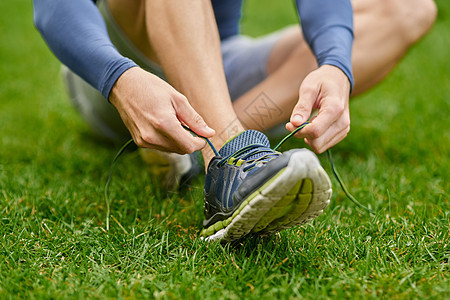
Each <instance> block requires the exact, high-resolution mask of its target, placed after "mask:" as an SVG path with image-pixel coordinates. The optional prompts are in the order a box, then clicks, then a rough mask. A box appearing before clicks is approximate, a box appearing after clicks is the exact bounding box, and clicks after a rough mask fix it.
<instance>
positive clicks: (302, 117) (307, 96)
mask: <svg viewBox="0 0 450 300" xmlns="http://www.w3.org/2000/svg"><path fill="white" fill-rule="evenodd" d="M318 94H319V89H318V88H315V87H311V86H305V85H304V84H302V86H301V87H300V96H299V100H298V102H297V104H296V105H295V107H294V109H293V110H292V114H291V119H290V123H292V125H294V126H296V127H298V126H300V125H302V124H303V123H304V122H306V121H307V120H308V118H309V116H310V115H311V111H312V109H313V106H314V103H315V102H316V99H317V96H318Z"/></svg>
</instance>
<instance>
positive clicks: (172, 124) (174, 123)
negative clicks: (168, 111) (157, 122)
mask: <svg viewBox="0 0 450 300" xmlns="http://www.w3.org/2000/svg"><path fill="white" fill-rule="evenodd" d="M163 124H164V125H162V127H161V128H160V132H161V133H162V134H163V135H165V136H166V137H167V138H168V139H169V140H171V141H173V143H175V144H176V145H178V147H179V148H180V149H181V151H182V152H183V153H192V152H194V151H197V150H200V149H203V147H205V145H206V142H205V140H204V139H202V138H200V137H197V136H193V135H192V134H191V133H190V132H189V131H187V130H185V129H184V128H183V127H182V126H181V123H180V121H179V120H178V119H177V118H176V117H175V116H173V119H172V118H171V119H170V120H167V121H166V122H164V123H163Z"/></svg>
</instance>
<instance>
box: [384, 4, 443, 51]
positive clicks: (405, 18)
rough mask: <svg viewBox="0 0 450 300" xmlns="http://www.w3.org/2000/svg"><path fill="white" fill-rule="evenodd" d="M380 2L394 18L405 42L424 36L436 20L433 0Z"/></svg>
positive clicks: (414, 40) (413, 41) (411, 41)
mask: <svg viewBox="0 0 450 300" xmlns="http://www.w3.org/2000/svg"><path fill="white" fill-rule="evenodd" d="M380 3H383V6H384V10H385V12H388V14H389V15H390V16H392V17H393V18H392V20H395V22H396V24H395V26H396V28H397V29H398V30H399V33H400V35H401V36H402V37H403V38H404V39H405V42H407V43H410V44H412V43H415V42H416V41H417V40H418V39H420V38H421V37H422V36H424V35H425V34H426V33H427V32H428V31H429V30H430V28H431V27H432V25H433V23H434V21H435V20H436V16H437V8H436V4H435V3H434V0H412V1H411V0H396V1H392V0H384V1H380Z"/></svg>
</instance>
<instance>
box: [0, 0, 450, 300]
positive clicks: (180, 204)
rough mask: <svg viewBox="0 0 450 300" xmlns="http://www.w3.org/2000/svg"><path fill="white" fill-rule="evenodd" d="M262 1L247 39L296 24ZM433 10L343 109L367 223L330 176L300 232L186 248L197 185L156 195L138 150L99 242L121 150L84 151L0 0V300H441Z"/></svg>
mask: <svg viewBox="0 0 450 300" xmlns="http://www.w3.org/2000/svg"><path fill="white" fill-rule="evenodd" d="M261 3H263V4H261ZM274 3H275V2H269V1H268V0H265V1H263V2H261V1H255V0H252V1H248V4H247V6H246V9H248V10H249V11H258V12H260V13H261V14H256V13H255V14H250V15H249V17H248V18H247V19H244V30H245V31H246V32H249V33H251V34H260V33H264V32H267V31H270V30H273V29H276V28H280V27H282V26H284V25H285V24H287V23H290V22H295V14H294V13H293V12H292V7H291V6H290V5H287V6H286V7H285V8H280V7H279V6H276V5H275V4H274ZM437 3H438V6H439V9H440V12H439V18H438V20H437V23H436V25H435V27H434V28H433V30H432V32H431V33H430V34H429V35H428V36H427V37H426V38H425V39H424V40H422V41H421V42H420V43H419V44H418V45H416V46H415V47H413V49H412V50H411V51H410V52H409V53H408V55H407V56H406V57H405V59H404V60H403V61H402V62H401V63H400V65H399V66H398V67H397V68H396V69H395V71H394V72H393V73H392V74H391V75H390V76H389V77H388V78H387V79H386V80H385V81H384V82H383V83H382V84H380V85H378V86H377V87H376V88H374V89H373V90H372V91H370V92H369V93H366V94H365V95H363V96H361V97H359V98H358V99H357V100H356V101H354V102H353V103H352V107H351V113H352V121H353V123H352V131H351V133H350V135H349V136H348V138H347V139H346V140H345V141H344V142H342V143H341V144H339V145H338V146H337V147H335V148H334V150H333V153H334V159H335V163H336V165H337V167H338V168H339V170H340V172H341V175H342V176H343V177H344V179H345V180H346V183H347V185H348V186H349V188H350V189H351V191H352V192H353V193H354V194H355V196H357V198H358V199H360V200H361V201H362V202H363V203H365V204H368V205H370V206H371V207H372V208H373V209H375V210H376V211H378V212H379V214H378V215H377V216H371V215H369V214H367V213H365V212H363V211H361V210H360V209H358V208H357V207H356V206H354V205H352V204H351V203H350V202H349V201H348V200H346V198H345V197H344V195H343V193H342V192H341V191H340V189H339V188H338V186H337V182H336V181H335V180H334V181H333V185H334V187H335V193H334V195H333V198H332V202H331V205H330V207H329V208H328V209H327V211H326V213H325V214H323V215H322V216H321V217H319V218H318V219H316V220H315V221H314V222H313V223H312V224H311V225H308V226H305V227H301V228H294V229H291V230H287V231H284V232H282V233H280V234H278V235H275V236H273V237H270V238H258V237H254V238H250V239H248V240H245V241H243V242H241V243H239V244H237V245H233V246H231V245H226V246H221V245H219V244H217V243H204V242H202V241H200V240H199V239H198V233H199V230H200V228H201V222H202V190H201V189H202V183H201V179H199V180H198V181H197V182H196V183H195V184H194V185H192V186H191V187H190V189H188V190H187V191H185V192H184V193H179V194H169V195H167V194H165V193H164V192H163V191H162V189H161V188H159V186H158V178H155V177H152V176H151V175H149V174H148V173H147V172H146V170H145V169H143V168H142V167H141V162H140V160H139V157H138V156H137V155H136V154H130V155H127V156H125V157H123V159H122V160H121V161H120V162H119V164H118V166H117V169H116V171H115V176H114V179H113V183H112V186H111V196H112V198H113V199H114V202H113V205H112V216H111V229H110V231H108V232H106V231H105V230H104V228H105V216H106V205H105V201H104V199H103V194H102V192H103V186H104V183H105V180H106V176H107V170H108V167H109V163H110V161H111V159H112V158H113V156H114V154H115V152H116V151H117V147H112V146H109V145H104V144H100V143H98V142H96V141H95V139H94V138H93V137H92V136H91V135H90V133H89V130H88V128H87V126H86V125H85V124H84V123H83V122H82V121H81V120H80V118H79V117H78V115H77V114H76V113H75V112H74V110H73V109H72V107H70V105H69V103H68V101H67V96H66V94H65V91H64V88H63V86H62V84H61V81H60V78H59V63H58V62H57V60H56V59H55V58H54V57H53V56H52V54H51V53H50V52H49V51H48V49H47V48H46V46H45V44H44V42H43V41H42V40H41V38H40V37H39V35H38V33H37V32H36V30H35V29H34V28H33V26H32V7H31V1H25V0H17V1H14V2H12V1H2V2H0V14H1V18H0V32H1V39H0V57H1V63H0V132H1V134H0V146H1V147H0V222H1V224H0V236H1V239H0V298H2V299H5V298H6V299H7V298H29V299H39V298H120V299H123V298H141V297H149V298H164V299H172V298H198V299H203V298H230V299H237V298H255V299H257V298H266V299H273V298H275V297H276V298H283V299H287V298H342V297H346V298H379V297H382V298H435V299H444V298H448V297H449V296H450V287H449V278H448V277H449V256H450V250H449V245H448V243H449V200H448V189H449V184H448V179H449V178H450V176H449V169H450V168H449V167H450V166H449V153H450V151H449V150H450V145H449V144H450V142H449V141H450V139H449V130H448V128H450V124H449V117H448V116H449V111H450V110H449V101H448V100H449V95H450V81H449V79H448V76H449V74H450V64H449V62H448V59H449V56H448V49H449V48H450V39H449V30H448V28H449V26H450V4H449V3H448V2H447V1H444V0H440V1H438V2H437ZM269 5H271V6H273V7H269ZM273 10H279V11H280V12H279V14H278V13H277V14H270V12H271V11H273ZM274 15H277V16H278V17H274ZM269 21H270V22H269ZM291 146H293V144H292V143H291ZM321 159H322V161H323V164H324V165H325V166H326V168H327V170H328V171H330V168H329V165H328V162H327V160H326V158H325V156H323V157H321Z"/></svg>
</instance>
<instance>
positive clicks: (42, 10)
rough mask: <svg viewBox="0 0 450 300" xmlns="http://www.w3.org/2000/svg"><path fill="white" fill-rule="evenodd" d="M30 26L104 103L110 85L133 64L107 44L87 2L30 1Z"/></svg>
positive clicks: (103, 28) (91, 4) (101, 24)
mask: <svg viewBox="0 0 450 300" xmlns="http://www.w3.org/2000/svg"><path fill="white" fill-rule="evenodd" d="M33 4H34V23H35V26H36V27H37V29H38V30H39V32H40V33H41V35H42V37H43V38H44V40H45V41H46V43H47V44H48V46H49V48H50V49H51V50H52V52H53V53H54V54H55V55H56V57H58V59H59V60H60V61H61V62H62V63H63V64H65V65H66V66H68V67H69V68H70V69H71V70H72V71H74V72H75V73H76V74H78V75H79V76H80V77H81V78H83V79H84V80H86V81H87V82H89V83H90V84H91V85H92V86H94V87H95V88H96V89H98V90H99V91H100V92H101V93H102V94H103V96H104V97H105V98H106V99H108V97H109V94H110V92H111V89H112V87H113V85H114V83H115V82H116V81H117V79H118V78H119V76H120V75H122V73H123V72H125V71H126V70H128V69H129V68H131V67H134V66H136V64H135V63H134V62H133V61H132V60H130V59H128V58H125V57H123V56H122V55H120V54H119V52H118V51H117V49H116V48H115V47H114V46H113V44H112V43H111V40H110V39H109V36H108V32H107V30H106V26H105V23H104V21H103V18H102V16H101V15H100V12H99V11H98V9H97V7H96V6H95V4H94V2H93V1H91V0H58V1H55V0H33Z"/></svg>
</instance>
